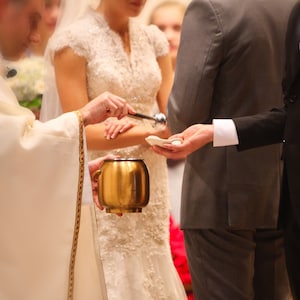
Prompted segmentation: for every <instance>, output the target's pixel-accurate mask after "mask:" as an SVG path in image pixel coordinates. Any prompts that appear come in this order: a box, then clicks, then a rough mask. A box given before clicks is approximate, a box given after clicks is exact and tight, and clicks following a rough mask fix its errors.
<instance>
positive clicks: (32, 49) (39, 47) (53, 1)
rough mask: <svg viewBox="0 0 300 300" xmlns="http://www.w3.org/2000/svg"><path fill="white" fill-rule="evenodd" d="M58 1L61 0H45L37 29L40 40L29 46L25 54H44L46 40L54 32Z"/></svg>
mask: <svg viewBox="0 0 300 300" xmlns="http://www.w3.org/2000/svg"><path fill="white" fill-rule="evenodd" d="M60 3H61V0H45V9H44V12H43V15H42V20H41V22H40V24H39V29H38V32H39V34H40V42H39V43H35V44H31V45H30V46H29V49H28V50H27V51H26V54H27V56H32V55H35V56H44V54H45V50H46V48H47V45H48V40H49V38H50V37H51V36H52V34H53V33H54V30H55V27H56V23H57V20H58V17H59V14H60Z"/></svg>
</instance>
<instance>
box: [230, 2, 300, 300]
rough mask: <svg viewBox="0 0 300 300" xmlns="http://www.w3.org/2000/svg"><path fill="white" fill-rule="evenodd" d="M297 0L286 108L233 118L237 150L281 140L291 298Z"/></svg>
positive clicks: (299, 265)
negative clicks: (237, 141)
mask: <svg viewBox="0 0 300 300" xmlns="http://www.w3.org/2000/svg"><path fill="white" fill-rule="evenodd" d="M299 43H300V3H299V2H298V3H297V4H296V6H295V8H294V9H293V12H292V14H291V17H290V21H289V26H288V31H287V36H286V76H285V80H284V84H283V90H284V95H285V97H284V99H285V108H284V109H281V110H279V109H277V110H275V109H274V110H273V111H271V112H269V113H265V114H261V115H256V116H253V117H245V118H237V119H234V121H235V124H236V127H237V131H238V136H239V147H238V148H239V150H245V149H249V148H252V147H257V146H263V145H267V144H273V143H281V142H282V141H284V151H283V160H284V176H283V189H282V201H281V202H282V205H281V219H280V223H281V224H282V225H283V228H284V233H285V234H284V236H285V248H286V261H287V267H288V272H289V276H290V282H291V287H292V291H293V295H294V299H295V300H298V299H300V133H299V130H300V50H299V49H300V48H299V45H300V44H299Z"/></svg>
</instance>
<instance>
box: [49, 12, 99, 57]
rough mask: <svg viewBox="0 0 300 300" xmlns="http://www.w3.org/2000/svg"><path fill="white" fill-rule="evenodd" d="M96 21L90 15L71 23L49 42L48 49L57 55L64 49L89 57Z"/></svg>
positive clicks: (56, 33) (58, 31)
mask: <svg viewBox="0 0 300 300" xmlns="http://www.w3.org/2000/svg"><path fill="white" fill-rule="evenodd" d="M94 26H95V24H94V20H93V18H91V17H90V16H89V15H85V16H83V17H82V18H81V19H79V20H77V21H75V22H73V23H71V24H70V25H68V26H66V27H64V28H63V29H59V30H57V32H55V33H54V35H53V36H52V37H51V38H50V40H49V45H48V48H49V49H50V51H51V52H53V53H55V52H57V51H60V50H62V49H64V48H67V47H69V48H72V49H73V51H74V52H75V53H76V54H77V55H79V56H84V57H87V56H88V53H89V44H90V43H89V42H90V41H91V40H92V39H91V36H90V35H91V34H92V32H93V31H92V29H93V28H94Z"/></svg>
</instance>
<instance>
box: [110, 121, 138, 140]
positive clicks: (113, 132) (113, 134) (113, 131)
mask: <svg viewBox="0 0 300 300" xmlns="http://www.w3.org/2000/svg"><path fill="white" fill-rule="evenodd" d="M134 126H135V124H134V123H132V122H130V121H129V120H127V119H126V120H125V119H123V120H109V121H108V122H106V123H105V137H106V138H107V139H108V140H110V139H115V138H117V137H118V135H119V134H122V133H124V132H126V131H128V130H129V129H131V128H132V127H134Z"/></svg>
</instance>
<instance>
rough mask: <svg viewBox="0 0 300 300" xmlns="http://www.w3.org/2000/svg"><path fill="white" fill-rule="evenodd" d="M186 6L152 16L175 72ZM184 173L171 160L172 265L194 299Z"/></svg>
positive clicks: (170, 6)
mask: <svg viewBox="0 0 300 300" xmlns="http://www.w3.org/2000/svg"><path fill="white" fill-rule="evenodd" d="M185 10H186V5H185V4H184V3H183V2H182V1H178V0H177V1H176V0H169V1H162V2H161V3H160V4H159V5H157V6H156V7H155V8H154V9H153V11H152V13H151V14H150V22H149V23H150V24H154V25H156V26H157V27H158V28H159V29H160V30H161V31H162V32H164V34H165V35H166V38H167V40H168V42H169V49H170V56H171V59H172V67H173V72H175V68H176V58H177V52H178V48H179V44H180V35H181V27H182V22H183V18H184V13H185ZM183 171H184V160H181V161H174V160H168V175H169V194H170V202H171V212H172V213H171V216H170V247H171V252H172V257H173V262H174V265H175V267H176V270H177V272H178V274H179V276H180V279H181V281H182V283H183V285H184V288H185V290H186V293H187V295H188V298H189V299H194V297H193V294H192V279H191V275H190V272H189V267H188V262H187V257H186V251H185V246H184V237H183V232H182V231H181V230H180V228H179V226H178V224H179V222H180V217H179V216H180V200H181V188H182V179H183Z"/></svg>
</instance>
